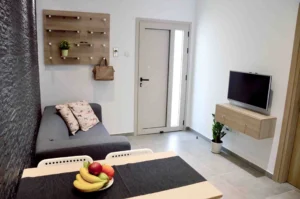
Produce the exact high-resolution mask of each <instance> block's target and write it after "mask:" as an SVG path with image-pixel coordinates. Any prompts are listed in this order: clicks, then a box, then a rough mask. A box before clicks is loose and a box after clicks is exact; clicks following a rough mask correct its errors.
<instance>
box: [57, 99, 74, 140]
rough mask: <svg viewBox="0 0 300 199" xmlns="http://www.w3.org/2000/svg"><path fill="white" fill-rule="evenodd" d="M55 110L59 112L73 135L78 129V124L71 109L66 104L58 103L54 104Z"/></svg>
mask: <svg viewBox="0 0 300 199" xmlns="http://www.w3.org/2000/svg"><path fill="white" fill-rule="evenodd" d="M55 108H56V110H57V111H58V112H59V113H60V115H61V116H62V118H63V119H64V121H65V122H66V124H67V126H68V128H69V130H70V131H71V133H72V134H73V135H75V133H76V132H77V131H78V130H79V124H78V122H77V120H76V118H75V116H74V115H73V113H72V111H71V110H70V109H69V107H68V105H67V104H60V105H56V106H55Z"/></svg>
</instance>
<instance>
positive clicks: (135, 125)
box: [134, 18, 192, 136]
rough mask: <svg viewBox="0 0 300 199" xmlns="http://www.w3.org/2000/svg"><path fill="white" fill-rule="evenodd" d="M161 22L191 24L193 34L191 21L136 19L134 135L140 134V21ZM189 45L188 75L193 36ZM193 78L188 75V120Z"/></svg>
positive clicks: (185, 102) (185, 103) (188, 73)
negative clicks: (189, 95) (190, 88)
mask: <svg viewBox="0 0 300 199" xmlns="http://www.w3.org/2000/svg"><path fill="white" fill-rule="evenodd" d="M143 21H144V22H160V23H169V24H170V23H172V24H178V25H180V24H181V25H182V24H184V25H188V26H189V34H190V35H191V32H192V23H191V22H181V21H172V20H160V19H147V18H137V19H136V31H135V75H134V76H135V79H134V135H135V136H137V135H138V89H139V86H138V85H139V42H140V26H139V25H140V22H143ZM188 46H189V53H188V55H187V75H190V67H189V63H190V61H191V60H190V59H191V53H192V52H191V36H189V41H188ZM190 79H191V78H189V77H188V79H187V82H186V84H187V85H186V87H187V88H186V90H185V92H186V94H185V100H184V106H185V108H184V110H185V112H184V113H183V115H184V120H186V118H187V115H186V112H187V108H188V107H187V93H188V90H189V89H188V85H189V84H190V83H189V81H190ZM183 126H184V128H185V127H186V122H185V124H184V125H183Z"/></svg>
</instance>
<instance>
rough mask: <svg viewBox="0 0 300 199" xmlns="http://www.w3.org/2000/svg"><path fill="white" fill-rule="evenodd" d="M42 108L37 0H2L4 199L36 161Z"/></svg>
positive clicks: (0, 160)
mask: <svg viewBox="0 0 300 199" xmlns="http://www.w3.org/2000/svg"><path fill="white" fill-rule="evenodd" d="M40 109H41V106H40V86H39V67H38V55H37V33H36V16H35V0H0V198H1V199H6V198H14V196H15V192H16V189H17V185H18V181H19V178H20V175H21V174H22V170H23V169H24V168H26V167H30V165H31V164H32V162H33V155H34V154H33V151H34V147H35V137H36V132H37V130H38V126H39V122H40V117H41V110H40ZM33 198H34V197H33Z"/></svg>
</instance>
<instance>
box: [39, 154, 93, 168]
mask: <svg viewBox="0 0 300 199" xmlns="http://www.w3.org/2000/svg"><path fill="white" fill-rule="evenodd" d="M78 162H90V163H92V162H93V159H92V158H91V157H90V156H87V155H83V156H71V157H63V158H52V159H45V160H42V161H40V162H39V164H38V166H37V167H38V168H40V167H49V166H57V165H66V164H72V163H78Z"/></svg>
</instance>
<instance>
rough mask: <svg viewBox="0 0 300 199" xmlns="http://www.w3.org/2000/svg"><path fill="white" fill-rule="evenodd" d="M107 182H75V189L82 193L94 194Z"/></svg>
mask: <svg viewBox="0 0 300 199" xmlns="http://www.w3.org/2000/svg"><path fill="white" fill-rule="evenodd" d="M104 184H105V182H97V183H94V184H83V183H81V182H79V181H78V180H75V181H74V182H73V185H74V187H76V188H77V189H78V190H80V191H82V192H94V191H98V190H99V189H101V188H102V187H103V186H104Z"/></svg>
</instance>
